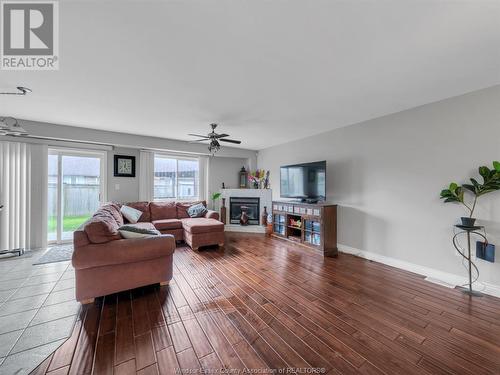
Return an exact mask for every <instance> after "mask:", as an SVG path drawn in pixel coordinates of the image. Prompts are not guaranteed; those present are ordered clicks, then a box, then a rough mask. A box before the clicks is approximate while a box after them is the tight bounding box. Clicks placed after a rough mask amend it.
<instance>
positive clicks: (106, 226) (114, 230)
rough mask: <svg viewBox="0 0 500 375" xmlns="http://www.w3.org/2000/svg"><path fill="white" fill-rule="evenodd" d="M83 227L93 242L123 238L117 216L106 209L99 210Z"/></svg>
mask: <svg viewBox="0 0 500 375" xmlns="http://www.w3.org/2000/svg"><path fill="white" fill-rule="evenodd" d="M83 228H84V231H85V233H86V234H87V237H88V239H89V241H90V242H92V243H105V242H109V241H113V240H119V239H121V238H122V237H121V236H120V233H119V232H118V228H119V226H118V223H117V222H116V220H115V218H114V217H113V216H112V215H111V214H110V213H108V212H105V211H97V212H96V214H95V215H94V216H93V217H92V218H90V219H89V220H88V221H87V222H86V223H85V224H84V227H83Z"/></svg>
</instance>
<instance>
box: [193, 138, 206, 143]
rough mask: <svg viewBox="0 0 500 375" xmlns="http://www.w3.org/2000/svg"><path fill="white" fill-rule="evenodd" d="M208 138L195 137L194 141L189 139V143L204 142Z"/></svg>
mask: <svg viewBox="0 0 500 375" xmlns="http://www.w3.org/2000/svg"><path fill="white" fill-rule="evenodd" d="M208 140H209V139H197V140H196V141H189V143H199V142H205V141H208Z"/></svg>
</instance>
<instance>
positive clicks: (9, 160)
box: [0, 142, 47, 250]
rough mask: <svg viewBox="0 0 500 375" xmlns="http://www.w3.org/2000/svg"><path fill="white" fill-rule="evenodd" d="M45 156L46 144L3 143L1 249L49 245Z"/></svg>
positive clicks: (0, 151)
mask: <svg viewBox="0 0 500 375" xmlns="http://www.w3.org/2000/svg"><path fill="white" fill-rule="evenodd" d="M46 155H47V148H46V146H43V145H30V144H26V143H20V142H0V205H3V206H4V207H3V209H2V211H0V250H6V249H9V250H12V249H16V248H26V249H30V248H34V247H43V246H46V235H45V232H46V223H47V221H46V209H45V210H44V203H46V195H47V194H46V170H47V169H46V164H47V156H46ZM44 157H45V159H44ZM44 166H45V168H44ZM44 172H45V173H44ZM44 174H45V175H44ZM44 182H45V187H44V185H43V184H44ZM44 193H45V194H44ZM45 206H46V204H45ZM44 224H45V226H44Z"/></svg>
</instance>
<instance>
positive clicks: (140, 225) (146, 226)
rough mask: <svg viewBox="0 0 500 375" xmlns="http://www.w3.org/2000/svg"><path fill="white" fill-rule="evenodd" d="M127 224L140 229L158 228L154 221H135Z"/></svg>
mask: <svg viewBox="0 0 500 375" xmlns="http://www.w3.org/2000/svg"><path fill="white" fill-rule="evenodd" d="M126 225H127V227H131V228H137V229H139V230H156V228H155V226H154V225H153V224H152V223H135V224H126Z"/></svg>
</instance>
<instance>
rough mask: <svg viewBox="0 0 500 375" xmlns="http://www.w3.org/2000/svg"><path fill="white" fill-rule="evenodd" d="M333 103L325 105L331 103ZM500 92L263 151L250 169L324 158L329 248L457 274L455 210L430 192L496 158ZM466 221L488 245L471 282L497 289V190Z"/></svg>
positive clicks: (499, 154)
mask: <svg viewBox="0 0 500 375" xmlns="http://www.w3.org/2000/svg"><path fill="white" fill-rule="evenodd" d="M332 105H335V103H332ZM499 140H500V86H495V87H492V88H489V89H485V90H480V91H477V92H474V93H470V94H467V95H463V96H459V97H456V98H452V99H448V100H444V101H441V102H437V103H432V104H428V105H425V106H421V107H417V108H414V109H410V110H407V111H403V112H400V113H396V114H393V115H389V116H385V117H381V118H377V119H374V120H370V121H366V122H363V123H359V124H355V125H352V126H348V127H345V128H341V129H336V130H333V131H330V132H327V133H323V134H320V135H316V136H312V137H309V138H305V139H302V140H300V141H295V142H291V143H287V144H283V145H280V146H275V147H271V148H268V149H264V150H262V151H260V152H259V155H258V167H259V168H264V169H270V170H271V185H272V188H273V195H274V198H275V199H276V198H279V167H280V165H285V164H289V163H295V162H308V161H317V160H325V159H326V160H327V199H328V200H330V201H332V202H335V203H337V204H339V206H340V207H339V213H338V215H339V224H338V229H339V238H338V242H339V244H342V245H344V246H348V247H352V248H356V249H359V250H364V251H369V252H374V253H377V254H379V255H383V256H387V257H391V258H396V259H398V260H402V261H406V262H410V263H413V264H416V265H421V266H426V267H430V268H433V269H437V270H440V271H444V272H448V273H452V274H455V275H464V276H465V270H464V268H463V267H462V265H461V258H459V257H457V256H456V255H455V252H454V248H453V247H452V244H451V237H452V226H453V224H454V223H455V222H456V220H457V218H458V217H460V216H463V214H464V210H462V209H461V207H459V206H455V205H451V204H447V205H445V204H443V203H442V202H441V201H440V200H439V192H440V190H441V189H442V188H444V187H445V186H446V185H447V183H449V182H451V181H457V182H465V178H466V177H469V176H472V175H474V174H477V170H476V169H477V167H478V166H480V165H490V164H491V162H492V161H493V160H500V143H499ZM482 198H483V199H481V201H480V202H479V205H478V209H477V212H476V214H475V216H476V217H478V218H479V219H480V221H481V224H484V225H486V230H487V233H488V238H489V240H490V242H492V243H494V244H496V245H497V262H496V263H495V264H491V263H488V262H484V261H481V260H478V262H477V263H478V264H479V268H480V271H481V277H480V280H482V281H484V282H488V283H493V284H496V285H500V264H499V262H500V253H498V251H500V192H495V193H492V194H490V195H489V196H485V197H482Z"/></svg>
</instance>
